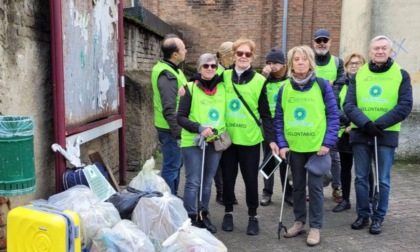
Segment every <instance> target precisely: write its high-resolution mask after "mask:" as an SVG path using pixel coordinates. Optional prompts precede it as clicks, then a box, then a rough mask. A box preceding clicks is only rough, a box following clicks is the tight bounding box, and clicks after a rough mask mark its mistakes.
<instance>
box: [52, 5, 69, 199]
mask: <svg viewBox="0 0 420 252" xmlns="http://www.w3.org/2000/svg"><path fill="white" fill-rule="evenodd" d="M50 15H51V21H50V23H51V63H52V85H53V93H54V95H53V103H54V130H55V131H54V142H55V143H58V144H59V145H60V146H66V136H65V130H66V126H65V108H64V67H63V53H62V52H63V30H62V17H61V1H56V0H50ZM54 155H55V190H56V192H57V193H59V192H61V191H63V184H62V183H61V179H62V178H61V175H62V174H63V173H64V171H65V170H66V159H65V158H64V156H62V155H61V154H60V153H59V152H58V151H57V152H55V154H54Z"/></svg>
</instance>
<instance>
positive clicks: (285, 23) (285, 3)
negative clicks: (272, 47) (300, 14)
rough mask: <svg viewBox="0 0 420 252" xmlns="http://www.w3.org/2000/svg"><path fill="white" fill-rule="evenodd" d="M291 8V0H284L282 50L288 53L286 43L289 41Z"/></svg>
mask: <svg viewBox="0 0 420 252" xmlns="http://www.w3.org/2000/svg"><path fill="white" fill-rule="evenodd" d="M288 8H289V1H288V0H283V30H282V35H281V36H282V38H281V39H282V42H281V45H282V47H281V50H282V51H283V53H285V54H287V52H286V43H287V14H288Z"/></svg>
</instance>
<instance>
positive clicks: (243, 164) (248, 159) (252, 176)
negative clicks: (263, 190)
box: [220, 144, 260, 216]
mask: <svg viewBox="0 0 420 252" xmlns="http://www.w3.org/2000/svg"><path fill="white" fill-rule="evenodd" d="M259 161H260V144H256V145H252V146H243V145H236V144H232V145H231V146H230V147H229V148H228V149H227V150H225V151H224V152H223V154H222V159H221V162H220V164H221V166H222V173H223V202H224V204H225V212H232V211H233V203H234V200H235V198H234V197H235V196H234V191H235V183H236V177H237V176H238V171H239V168H240V169H241V173H242V177H243V179H244V184H245V193H246V204H247V206H248V215H249V216H256V215H257V208H258V166H259ZM238 165H239V167H238Z"/></svg>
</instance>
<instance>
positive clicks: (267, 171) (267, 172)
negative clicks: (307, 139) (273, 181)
mask: <svg viewBox="0 0 420 252" xmlns="http://www.w3.org/2000/svg"><path fill="white" fill-rule="evenodd" d="M273 158H274V160H275V162H276V165H275V166H273V165H267V164H268V163H270V161H271V160H272V159H273ZM281 162H282V160H281V158H280V157H279V156H277V155H276V154H273V153H272V152H271V154H270V155H268V156H267V157H266V158H265V159H264V160H263V162H262V163H261V165H260V168H259V169H260V173H261V174H262V175H263V176H264V178H266V179H268V178H270V177H271V175H273V173H274V172H275V171H276V170H277V168H279V165H280V163H281Z"/></svg>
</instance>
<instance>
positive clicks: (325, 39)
mask: <svg viewBox="0 0 420 252" xmlns="http://www.w3.org/2000/svg"><path fill="white" fill-rule="evenodd" d="M328 41H330V40H329V39H327V38H317V39H315V42H316V43H317V44H321V42H324V44H326V43H328Z"/></svg>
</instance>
